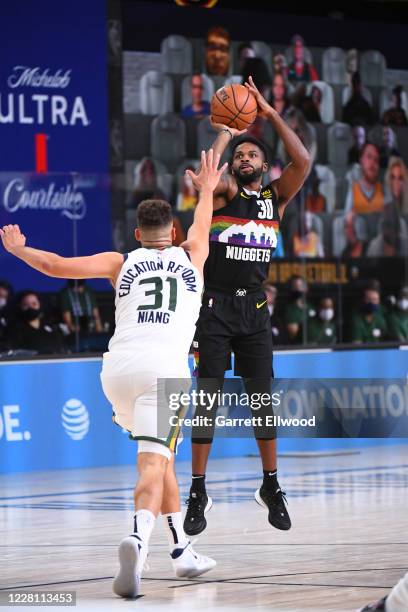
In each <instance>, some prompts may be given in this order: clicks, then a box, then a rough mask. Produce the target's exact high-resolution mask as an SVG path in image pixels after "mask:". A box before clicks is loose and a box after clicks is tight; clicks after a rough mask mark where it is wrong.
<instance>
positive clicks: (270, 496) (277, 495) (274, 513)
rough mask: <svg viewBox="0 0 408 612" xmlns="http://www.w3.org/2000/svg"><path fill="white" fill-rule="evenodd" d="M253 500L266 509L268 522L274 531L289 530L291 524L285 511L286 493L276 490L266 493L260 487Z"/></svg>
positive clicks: (265, 490)
mask: <svg viewBox="0 0 408 612" xmlns="http://www.w3.org/2000/svg"><path fill="white" fill-rule="evenodd" d="M255 500H256V501H257V502H258V504H259V505H260V506H263V507H264V508H268V510H269V514H268V521H269V522H270V524H271V525H273V527H276V529H283V530H284V531H286V530H288V529H290V528H291V526H292V523H291V522H290V517H289V514H288V511H287V510H286V506H285V502H286V503H288V502H287V501H286V493H285V492H284V491H281V490H280V489H278V490H277V491H275V492H273V491H268V490H267V489H265V488H264V487H261V488H260V489H258V490H257V491H256V492H255Z"/></svg>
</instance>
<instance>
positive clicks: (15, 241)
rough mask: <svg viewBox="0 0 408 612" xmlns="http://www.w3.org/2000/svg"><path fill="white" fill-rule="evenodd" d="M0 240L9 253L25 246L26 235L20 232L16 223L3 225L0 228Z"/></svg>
mask: <svg viewBox="0 0 408 612" xmlns="http://www.w3.org/2000/svg"><path fill="white" fill-rule="evenodd" d="M0 236H1V241H2V243H3V246H4V248H5V249H6V251H8V252H9V253H15V251H16V250H18V249H19V248H20V247H23V246H25V243H26V237H25V236H24V234H22V233H21V231H20V228H19V226H18V225H5V226H4V227H3V229H0Z"/></svg>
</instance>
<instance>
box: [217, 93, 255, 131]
mask: <svg viewBox="0 0 408 612" xmlns="http://www.w3.org/2000/svg"><path fill="white" fill-rule="evenodd" d="M257 111H258V106H257V103H256V99H255V97H254V96H253V95H252V94H251V93H250V92H249V91H248V90H247V88H246V87H244V86H243V85H238V84H237V83H234V84H233V85H225V86H224V87H221V89H218V90H217V91H216V92H215V94H214V95H213V97H212V100H211V118H212V120H213V121H214V122H215V123H222V124H223V125H227V126H229V127H232V128H236V129H237V130H244V129H245V128H247V127H249V126H250V125H251V123H253V122H254V121H255V119H256V113H257Z"/></svg>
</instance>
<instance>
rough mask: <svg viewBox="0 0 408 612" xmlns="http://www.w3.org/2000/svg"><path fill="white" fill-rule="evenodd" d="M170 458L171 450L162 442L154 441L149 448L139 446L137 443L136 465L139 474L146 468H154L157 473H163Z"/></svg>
mask: <svg viewBox="0 0 408 612" xmlns="http://www.w3.org/2000/svg"><path fill="white" fill-rule="evenodd" d="M170 459H171V451H170V450H169V449H168V448H167V447H166V446H164V445H163V444H158V443H156V444H155V446H154V447H153V446H152V447H150V448H143V447H140V444H139V452H138V456H137V467H138V470H139V473H140V474H142V473H143V472H144V471H146V470H154V471H155V472H157V474H161V473H162V474H164V472H165V471H166V468H167V465H168V462H169V460H170Z"/></svg>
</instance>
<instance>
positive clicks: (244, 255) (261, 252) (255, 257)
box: [225, 245, 271, 263]
mask: <svg viewBox="0 0 408 612" xmlns="http://www.w3.org/2000/svg"><path fill="white" fill-rule="evenodd" d="M225 257H226V258H227V259H236V260H237V261H263V262H267V263H268V262H269V261H270V260H271V251H270V249H254V248H250V247H239V246H230V245H228V246H227V247H226V252H225Z"/></svg>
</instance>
